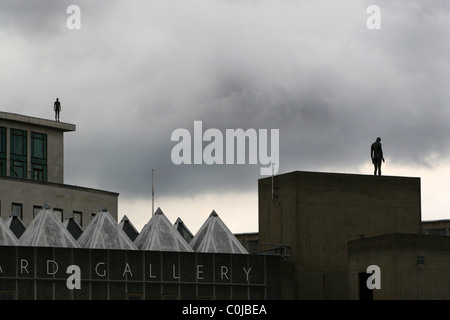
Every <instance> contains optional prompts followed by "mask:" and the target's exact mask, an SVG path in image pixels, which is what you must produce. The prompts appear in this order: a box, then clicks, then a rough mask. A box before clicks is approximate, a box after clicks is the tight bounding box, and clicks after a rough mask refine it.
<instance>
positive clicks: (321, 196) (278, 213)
mask: <svg viewBox="0 0 450 320" xmlns="http://www.w3.org/2000/svg"><path fill="white" fill-rule="evenodd" d="M258 188H259V191H258V192H259V240H260V243H259V247H260V251H262V250H264V248H265V247H264V245H263V243H269V244H271V243H272V244H280V245H284V246H287V247H290V248H291V249H290V251H289V256H288V261H292V262H294V263H295V282H296V288H297V289H296V290H297V292H296V298H297V299H348V297H349V296H350V295H349V294H350V292H349V285H348V284H349V260H348V259H349V258H348V242H349V241H352V240H358V239H361V238H369V237H374V236H379V235H384V234H390V233H409V234H420V233H421V201H420V199H421V198H420V179H419V178H408V177H388V176H381V177H379V176H372V175H357V174H337V173H317V172H300V171H296V172H291V173H287V174H281V175H278V176H275V177H273V179H272V178H271V177H269V178H264V179H260V180H259V185H258Z"/></svg>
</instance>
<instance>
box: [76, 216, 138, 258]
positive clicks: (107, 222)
mask: <svg viewBox="0 0 450 320" xmlns="http://www.w3.org/2000/svg"><path fill="white" fill-rule="evenodd" d="M77 241H78V244H79V245H80V247H82V248H91V249H124V250H136V249H137V248H136V246H135V245H134V243H133V241H131V240H130V238H129V237H128V236H127V235H126V234H125V232H124V231H123V230H122V229H121V228H120V227H119V226H118V224H117V222H116V221H115V220H114V218H113V217H112V216H111V214H110V213H109V211H108V210H107V209H106V208H102V209H101V210H100V211H99V212H98V213H97V214H96V215H95V217H94V219H92V221H91V222H90V223H89V225H88V226H87V227H86V229H85V230H84V231H83V233H82V234H81V236H80V237H79V238H78V240H77Z"/></svg>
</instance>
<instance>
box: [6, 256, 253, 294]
mask: <svg viewBox="0 0 450 320" xmlns="http://www.w3.org/2000/svg"><path fill="white" fill-rule="evenodd" d="M158 264H159V263H158ZM36 267H37V266H35V265H34V264H33V263H32V262H30V261H28V260H27V259H20V260H19V263H18V265H17V269H18V270H17V273H18V275H19V276H20V275H28V274H33V273H34V269H33V268H36ZM114 267H116V266H114ZM146 267H147V268H146V269H147V270H145V275H146V276H147V277H148V278H150V279H155V280H158V278H161V275H158V274H155V271H154V265H153V264H152V263H149V264H147V265H146ZM204 267H205V266H204V265H202V264H197V265H196V266H195V269H194V270H195V279H196V280H197V281H199V280H204V279H205V276H206V273H207V272H206V271H205V269H204ZM60 268H61V265H60V264H59V263H58V261H56V260H53V259H48V260H46V261H45V275H46V276H55V275H56V274H57V273H58V271H59V270H60ZM122 268H123V269H119V270H122V272H121V275H122V278H123V280H125V281H126V280H132V279H133V278H134V277H135V274H134V271H135V270H133V268H132V266H130V264H129V263H128V262H126V263H125V264H124V266H123V267H122ZM166 268H169V270H170V273H169V274H170V276H171V278H172V280H181V270H180V266H178V265H176V264H172V265H169V266H166ZM219 270H220V272H219V273H218V279H220V281H228V282H231V273H232V272H231V269H230V268H229V266H226V265H220V266H219ZM233 270H234V271H233V274H238V273H239V272H241V275H243V276H244V278H245V279H246V281H247V283H250V275H251V271H252V268H251V267H242V268H233ZM5 271H9V270H5V267H4V266H2V265H0V278H1V276H2V275H3V274H4V273H5ZM81 273H82V270H81V268H80V267H79V266H78V265H69V266H67V268H66V274H67V275H68V276H67V281H66V285H67V288H68V289H71V290H72V289H80V288H81ZM161 273H162V270H161ZM87 274H89V272H87ZM92 275H96V276H97V277H100V278H106V279H107V278H108V265H107V263H106V262H105V261H99V262H96V263H94V264H92Z"/></svg>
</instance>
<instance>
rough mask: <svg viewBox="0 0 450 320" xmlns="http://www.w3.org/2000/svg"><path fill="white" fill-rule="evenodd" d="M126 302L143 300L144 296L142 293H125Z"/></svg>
mask: <svg viewBox="0 0 450 320" xmlns="http://www.w3.org/2000/svg"><path fill="white" fill-rule="evenodd" d="M126 299H127V300H144V295H143V294H142V293H127V296H126Z"/></svg>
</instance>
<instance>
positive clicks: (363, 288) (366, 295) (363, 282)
mask: <svg viewBox="0 0 450 320" xmlns="http://www.w3.org/2000/svg"><path fill="white" fill-rule="evenodd" d="M370 276H371V274H370V273H366V272H360V273H359V300H373V290H371V289H369V288H368V287H367V279H368V278H369V277H370Z"/></svg>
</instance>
